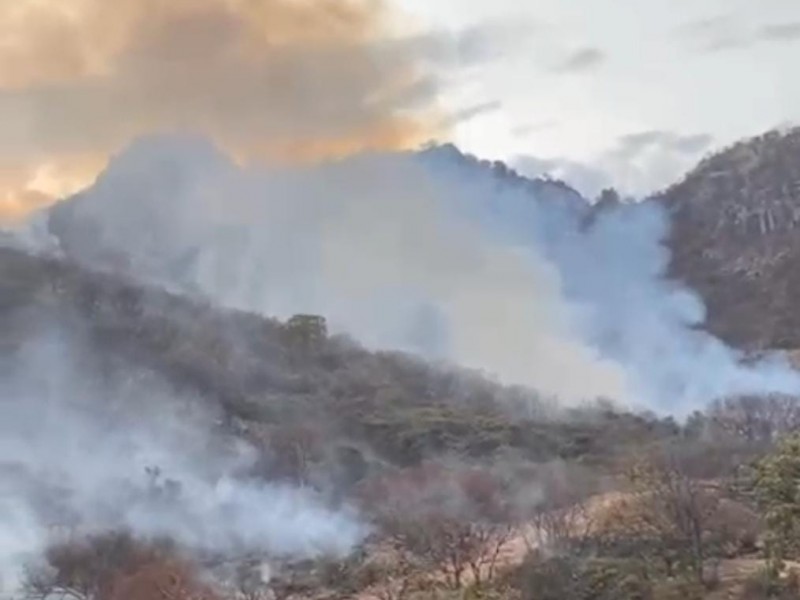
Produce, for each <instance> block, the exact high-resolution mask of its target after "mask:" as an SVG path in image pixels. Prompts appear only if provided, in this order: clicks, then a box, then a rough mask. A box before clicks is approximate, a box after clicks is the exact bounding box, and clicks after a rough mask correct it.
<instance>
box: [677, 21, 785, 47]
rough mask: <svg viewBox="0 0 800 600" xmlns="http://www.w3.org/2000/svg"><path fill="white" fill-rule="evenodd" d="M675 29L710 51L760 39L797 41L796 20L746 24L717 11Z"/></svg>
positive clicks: (758, 41)
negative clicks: (760, 24)
mask: <svg viewBox="0 0 800 600" xmlns="http://www.w3.org/2000/svg"><path fill="white" fill-rule="evenodd" d="M677 33H678V35H679V37H681V38H683V39H685V40H688V41H689V42H690V43H691V44H692V46H693V47H694V48H695V49H698V50H700V51H703V52H709V53H713V52H719V51H724V50H735V49H740V48H747V47H752V46H754V45H756V44H760V43H772V42H778V43H789V42H795V41H798V40H800V22H790V23H773V24H768V25H763V26H761V27H748V26H746V25H745V24H744V23H742V22H741V21H740V20H738V19H736V18H735V17H734V16H732V15H720V16H717V17H711V18H708V19H701V20H699V21H693V22H691V23H687V24H685V25H683V26H681V27H680V28H678V31H677Z"/></svg>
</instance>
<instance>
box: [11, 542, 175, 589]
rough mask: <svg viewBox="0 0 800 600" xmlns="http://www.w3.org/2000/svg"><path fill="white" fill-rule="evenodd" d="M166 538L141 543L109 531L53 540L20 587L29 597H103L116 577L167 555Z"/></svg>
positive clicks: (29, 569)
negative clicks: (78, 537) (76, 537)
mask: <svg viewBox="0 0 800 600" xmlns="http://www.w3.org/2000/svg"><path fill="white" fill-rule="evenodd" d="M172 552H173V548H172V545H171V544H170V543H169V542H167V541H157V542H153V543H143V542H140V541H138V540H136V539H135V538H134V537H133V536H132V535H130V534H129V533H127V532H109V533H103V534H98V535H92V536H88V537H86V538H85V539H82V540H76V541H70V542H66V543H60V544H55V545H53V546H51V547H49V548H48V549H47V550H46V551H45V555H44V564H41V565H37V566H31V567H29V568H28V569H27V570H26V574H25V579H24V581H23V589H24V591H25V593H26V595H27V596H28V597H30V598H34V599H39V600H45V599H48V598H55V597H60V598H69V599H71V600H106V599H108V598H109V597H110V595H111V593H112V588H113V586H114V584H115V582H116V580H117V578H118V577H120V576H121V575H126V574H131V573H134V572H136V571H138V570H139V569H141V568H143V567H144V566H146V565H149V564H153V563H157V562H159V561H162V560H164V559H165V557H167V556H170V555H171V554H172Z"/></svg>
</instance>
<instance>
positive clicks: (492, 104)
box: [445, 100, 503, 128]
mask: <svg viewBox="0 0 800 600" xmlns="http://www.w3.org/2000/svg"><path fill="white" fill-rule="evenodd" d="M502 107H503V103H502V102H501V101H499V100H490V101H488V102H482V103H480V104H475V105H473V106H467V107H466V108H462V109H461V110H457V111H455V112H454V113H452V114H451V115H449V116H448V117H447V119H446V121H445V123H446V127H448V128H449V127H455V126H457V125H460V124H461V123H466V122H467V121H471V120H472V119H474V118H475V117H479V116H481V115H485V114H489V113H493V112H497V111H498V110H500V109H501V108H502Z"/></svg>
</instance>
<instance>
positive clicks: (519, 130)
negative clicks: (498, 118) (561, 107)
mask: <svg viewBox="0 0 800 600" xmlns="http://www.w3.org/2000/svg"><path fill="white" fill-rule="evenodd" d="M556 127H558V121H556V120H555V119H547V120H545V121H538V122H536V123H524V124H522V125H517V126H516V127H514V128H512V129H511V134H512V135H513V136H514V137H527V136H529V135H531V134H533V133H539V132H541V131H547V130H549V129H555V128H556Z"/></svg>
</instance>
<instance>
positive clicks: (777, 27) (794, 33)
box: [758, 22, 800, 42]
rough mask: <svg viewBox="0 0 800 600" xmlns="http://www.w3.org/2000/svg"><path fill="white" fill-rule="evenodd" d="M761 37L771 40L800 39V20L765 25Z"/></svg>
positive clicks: (790, 40) (791, 40)
mask: <svg viewBox="0 0 800 600" xmlns="http://www.w3.org/2000/svg"><path fill="white" fill-rule="evenodd" d="M758 37H759V39H761V40H764V41H771V42H794V41H797V40H800V22H794V23H777V24H773V25H765V26H764V27H762V28H761V31H760V32H759V36H758Z"/></svg>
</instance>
